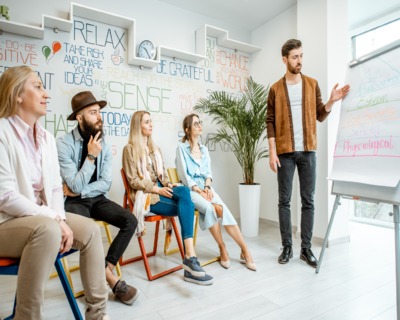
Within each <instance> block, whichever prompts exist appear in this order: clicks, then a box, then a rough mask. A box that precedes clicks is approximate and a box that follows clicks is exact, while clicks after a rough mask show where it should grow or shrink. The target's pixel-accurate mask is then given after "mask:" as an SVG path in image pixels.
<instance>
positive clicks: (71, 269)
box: [50, 220, 122, 298]
mask: <svg viewBox="0 0 400 320" xmlns="http://www.w3.org/2000/svg"><path fill="white" fill-rule="evenodd" d="M94 221H95V222H96V223H97V224H98V225H99V226H100V227H103V228H104V230H105V232H106V235H107V240H108V243H109V244H111V242H112V240H113V239H112V236H111V231H110V225H109V224H108V223H107V222H104V221H100V220H94ZM61 263H62V265H63V267H64V270H65V274H66V276H67V279H68V282H69V285H70V287H71V290H72V292H73V293H74V295H75V298H79V297H81V296H83V295H84V294H85V292H84V291H83V290H81V291H78V292H75V290H74V284H73V282H72V277H71V272H74V271H76V270H79V268H80V266H79V265H76V266H73V267H69V265H68V261H67V257H65V258H62V259H61ZM115 270H116V271H117V275H118V277H121V276H122V271H121V267H120V265H119V263H117V265H116V266H115ZM57 276H58V274H57V273H56V272H54V273H52V274H51V275H50V279H51V278H55V277H57Z"/></svg>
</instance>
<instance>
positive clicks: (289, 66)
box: [288, 64, 301, 74]
mask: <svg viewBox="0 0 400 320" xmlns="http://www.w3.org/2000/svg"><path fill="white" fill-rule="evenodd" d="M297 67H300V69H297ZM288 70H289V72H290V73H293V74H299V73H300V72H301V64H298V65H296V66H295V67H292V66H291V65H290V64H288Z"/></svg>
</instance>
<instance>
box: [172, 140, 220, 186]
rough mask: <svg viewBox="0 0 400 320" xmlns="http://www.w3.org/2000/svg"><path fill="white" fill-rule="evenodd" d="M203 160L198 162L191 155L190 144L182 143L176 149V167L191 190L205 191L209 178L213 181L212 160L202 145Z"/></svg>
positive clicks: (180, 176)
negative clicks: (196, 187) (195, 188)
mask: <svg viewBox="0 0 400 320" xmlns="http://www.w3.org/2000/svg"><path fill="white" fill-rule="evenodd" d="M200 151H201V159H200V161H196V160H195V159H194V158H193V157H192V155H191V153H190V144H189V143H188V142H181V143H179V145H178V148H177V149H176V158H175V166H176V170H177V171H178V175H179V178H180V179H181V181H182V183H183V184H184V185H185V186H188V187H189V189H190V190H192V188H193V187H194V186H198V187H199V188H200V189H204V185H205V182H206V179H207V178H210V179H212V173H211V158H210V154H209V153H208V149H207V147H206V146H204V145H202V144H200Z"/></svg>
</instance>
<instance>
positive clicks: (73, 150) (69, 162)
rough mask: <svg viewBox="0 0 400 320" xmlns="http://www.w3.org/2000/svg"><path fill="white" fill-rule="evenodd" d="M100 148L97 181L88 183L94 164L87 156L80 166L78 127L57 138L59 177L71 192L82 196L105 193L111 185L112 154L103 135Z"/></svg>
mask: <svg viewBox="0 0 400 320" xmlns="http://www.w3.org/2000/svg"><path fill="white" fill-rule="evenodd" d="M101 143H102V150H101V152H100V154H99V156H98V157H97V181H94V182H92V183H89V181H90V178H91V177H92V175H93V172H94V170H95V169H96V166H95V164H94V163H92V162H91V161H90V160H89V159H88V158H86V160H85V162H84V163H83V165H82V167H81V158H82V145H83V138H82V136H81V135H80V133H79V130H78V127H76V128H75V129H74V130H72V131H71V132H69V133H66V134H65V135H63V136H62V137H60V138H58V139H57V151H58V161H59V162H60V170H61V177H62V179H63V180H64V182H65V183H66V184H67V186H68V187H69V188H70V189H71V191H72V192H73V193H76V194H80V195H81V197H82V198H93V197H96V196H99V195H106V194H107V192H108V191H109V190H110V187H111V180H112V172H111V171H112V154H111V149H110V147H109V145H108V144H107V143H106V141H105V139H104V136H103V137H102V140H101Z"/></svg>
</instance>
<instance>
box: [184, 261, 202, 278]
mask: <svg viewBox="0 0 400 320" xmlns="http://www.w3.org/2000/svg"><path fill="white" fill-rule="evenodd" d="M182 268H183V269H184V270H186V271H188V272H190V273H191V274H192V275H193V276H195V277H204V276H205V275H206V272H205V271H204V269H203V268H202V267H201V266H200V263H199V260H197V257H190V258H189V259H187V258H186V257H185V259H183V262H182Z"/></svg>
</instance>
